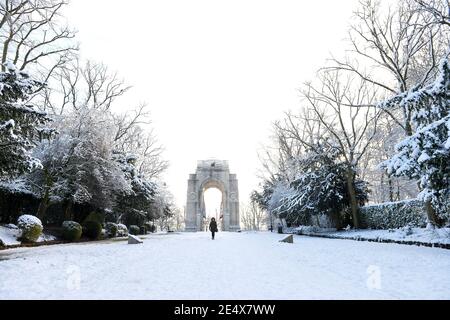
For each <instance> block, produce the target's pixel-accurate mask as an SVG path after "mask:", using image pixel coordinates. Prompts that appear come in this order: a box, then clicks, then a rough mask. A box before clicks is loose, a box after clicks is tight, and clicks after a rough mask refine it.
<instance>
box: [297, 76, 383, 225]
mask: <svg viewBox="0 0 450 320" xmlns="http://www.w3.org/2000/svg"><path fill="white" fill-rule="evenodd" d="M318 80H319V87H316V86H314V85H313V84H312V83H307V84H306V87H305V89H304V90H303V96H304V98H305V100H306V102H307V104H308V106H309V108H311V110H312V111H314V114H315V117H314V118H311V119H309V121H314V122H318V123H320V125H321V126H323V128H324V129H325V130H326V133H327V136H328V137H329V138H327V139H326V140H324V141H323V142H322V143H325V144H328V145H329V146H331V147H333V148H337V149H338V150H340V154H341V155H342V161H343V162H344V163H346V167H347V172H346V179H347V188H348V193H349V196H350V207H351V212H352V217H353V223H354V226H355V227H356V228H358V227H359V217H358V210H359V203H358V200H357V196H356V190H355V181H356V177H357V174H358V172H357V170H358V166H359V164H360V162H361V160H362V159H363V157H364V155H365V154H366V152H367V151H368V150H369V147H370V145H371V142H372V140H373V138H374V137H375V134H376V128H377V121H378V117H379V114H380V111H379V110H378V109H377V108H375V107H370V106H371V105H373V104H374V103H375V101H376V99H377V98H378V96H377V90H376V89H375V88H374V86H373V85H371V84H370V83H368V82H367V81H364V80H361V79H359V80H358V79H357V80H355V79H354V77H351V76H347V77H342V75H341V74H340V72H339V71H329V70H323V71H321V72H320V73H319V74H318ZM361 105H365V106H367V107H365V108H355V107H354V106H361ZM310 147H311V148H313V149H314V145H311V146H310Z"/></svg>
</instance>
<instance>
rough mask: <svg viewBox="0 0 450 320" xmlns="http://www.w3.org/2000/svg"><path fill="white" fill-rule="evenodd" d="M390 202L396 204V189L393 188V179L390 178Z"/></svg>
mask: <svg viewBox="0 0 450 320" xmlns="http://www.w3.org/2000/svg"><path fill="white" fill-rule="evenodd" d="M388 186H389V201H390V202H394V187H393V186H392V178H391V177H388Z"/></svg>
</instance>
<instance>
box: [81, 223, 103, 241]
mask: <svg viewBox="0 0 450 320" xmlns="http://www.w3.org/2000/svg"><path fill="white" fill-rule="evenodd" d="M101 233H102V225H101V224H100V223H98V222H96V221H86V222H85V223H84V225H83V234H84V235H85V236H86V237H88V238H89V239H93V240H96V239H98V238H99V237H100V234H101Z"/></svg>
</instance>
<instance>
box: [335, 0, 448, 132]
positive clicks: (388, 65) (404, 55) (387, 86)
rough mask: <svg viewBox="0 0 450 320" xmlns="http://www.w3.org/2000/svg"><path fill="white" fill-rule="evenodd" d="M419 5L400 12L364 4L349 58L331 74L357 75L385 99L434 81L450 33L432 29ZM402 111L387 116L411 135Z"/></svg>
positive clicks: (365, 0)
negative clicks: (376, 89) (373, 86)
mask: <svg viewBox="0 0 450 320" xmlns="http://www.w3.org/2000/svg"><path fill="white" fill-rule="evenodd" d="M417 1H420V0H413V1H411V0H401V1H400V2H399V4H398V6H397V7H395V8H392V7H389V8H384V7H382V6H381V3H380V2H378V1H374V0H362V1H361V2H360V9H359V10H357V11H356V12H355V23H354V24H352V26H351V28H350V32H349V42H350V48H351V49H350V52H349V55H348V56H347V57H346V58H345V59H336V58H333V59H332V63H333V66H332V67H331V69H337V70H341V71H347V72H350V73H352V74H355V75H357V76H358V77H360V78H361V79H363V80H364V81H367V82H369V83H372V84H374V85H376V86H378V87H379V88H381V89H383V90H384V92H385V95H392V94H396V93H398V92H405V91H408V90H409V89H411V88H412V87H413V86H417V85H419V86H420V85H423V84H425V83H428V82H429V81H430V80H432V79H433V78H434V76H435V74H436V72H437V67H438V64H439V58H440V57H442V56H443V55H444V54H445V52H446V50H447V49H448V48H447V44H448V30H446V29H445V30H444V27H443V26H441V25H437V24H435V23H433V21H434V19H435V18H434V17H433V16H432V15H429V14H428V15H427V14H424V12H423V11H419V10H417V5H416V2H417ZM384 11H386V12H384ZM367 69H369V70H370V71H367ZM398 108H400V110H401V111H402V112H401V113H395V112H391V110H387V109H385V112H387V113H388V115H389V116H390V117H391V118H392V120H393V121H394V122H396V123H397V124H398V125H399V126H400V127H401V128H402V129H403V130H404V131H405V133H406V135H411V134H412V132H413V128H412V123H411V110H408V109H407V107H406V106H398ZM398 115H400V118H399V117H398Z"/></svg>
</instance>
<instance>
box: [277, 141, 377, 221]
mask: <svg viewBox="0 0 450 320" xmlns="http://www.w3.org/2000/svg"><path fill="white" fill-rule="evenodd" d="M339 158H340V151H339V150H338V149H335V148H330V147H323V146H316V147H315V148H314V149H312V150H310V151H309V152H308V153H306V154H305V155H303V156H302V157H300V158H298V159H297V160H296V164H295V166H296V168H297V175H296V177H295V179H294V180H293V181H292V182H291V183H290V185H289V189H287V190H285V191H284V196H283V197H282V199H281V200H280V201H279V206H278V207H277V208H275V209H274V210H275V212H277V213H279V214H280V215H281V216H282V217H285V218H286V219H287V220H288V221H290V222H292V223H294V224H300V223H304V222H305V221H309V220H310V218H311V216H318V215H327V216H330V217H331V216H333V217H334V220H335V221H336V223H337V224H339V223H340V221H342V220H343V218H344V217H342V216H341V215H343V214H344V209H346V208H348V207H349V206H350V196H349V190H348V185H347V183H348V170H349V168H348V166H347V164H346V163H345V162H341V161H339V160H338V159H339ZM354 190H355V191H356V198H357V200H358V202H359V204H360V205H362V204H364V203H365V202H366V201H367V193H368V190H367V184H366V183H365V182H363V181H361V180H358V179H354Z"/></svg>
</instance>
